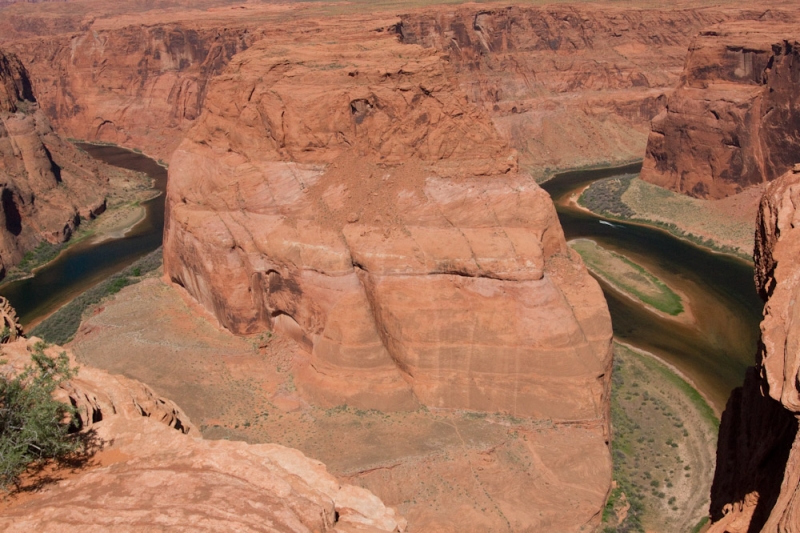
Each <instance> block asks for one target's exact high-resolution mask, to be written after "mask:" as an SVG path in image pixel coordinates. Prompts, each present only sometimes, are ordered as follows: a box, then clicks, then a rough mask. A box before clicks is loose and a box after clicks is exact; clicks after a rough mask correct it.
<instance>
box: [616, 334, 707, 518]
mask: <svg viewBox="0 0 800 533" xmlns="http://www.w3.org/2000/svg"><path fill="white" fill-rule="evenodd" d="M614 354H615V359H616V361H615V367H614V372H615V376H614V389H613V396H614V397H613V400H612V402H613V403H612V420H613V424H614V432H613V434H614V444H613V447H614V460H615V473H614V477H615V480H616V481H617V482H618V484H619V486H620V487H622V489H623V491H624V492H625V493H626V498H625V500H626V501H630V500H638V501H639V502H640V503H641V504H642V506H643V513H642V514H641V516H640V518H641V522H642V524H643V525H644V526H645V528H646V530H647V531H649V532H654V533H656V532H658V533H672V532H675V531H689V530H691V529H692V527H694V526H695V525H696V524H697V523H699V522H700V520H701V519H702V518H703V517H704V516H706V515H707V513H708V505H709V494H710V488H711V480H712V476H713V473H714V468H715V460H716V434H717V427H716V425H715V424H714V423H712V419H713V411H711V407H710V406H709V405H703V401H702V400H699V399H697V398H695V399H692V398H690V397H689V395H688V394H687V391H688V390H689V389H688V387H690V386H691V385H690V384H688V382H687V381H686V380H685V379H684V380H683V383H682V384H681V383H680V381H678V379H676V378H677V376H676V373H675V372H674V369H673V368H671V367H669V366H668V365H666V364H665V363H663V362H662V361H661V360H659V359H657V358H655V357H654V356H652V354H647V353H644V352H641V351H640V350H636V349H632V348H631V347H629V346H627V345H621V344H617V345H616V346H615V351H614Z"/></svg>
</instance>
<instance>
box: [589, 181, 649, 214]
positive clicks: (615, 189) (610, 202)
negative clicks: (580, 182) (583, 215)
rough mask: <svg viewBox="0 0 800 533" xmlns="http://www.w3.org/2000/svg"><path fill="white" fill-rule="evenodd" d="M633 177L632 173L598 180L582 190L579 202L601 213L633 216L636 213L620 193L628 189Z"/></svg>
mask: <svg viewBox="0 0 800 533" xmlns="http://www.w3.org/2000/svg"><path fill="white" fill-rule="evenodd" d="M634 177H635V176H634V175H633V174H630V175H627V176H621V177H616V178H606V179H604V180H598V181H596V182H594V183H593V184H592V185H591V186H590V187H589V188H588V189H586V191H584V193H583V194H582V195H581V197H580V200H579V203H580V204H581V205H582V206H583V207H585V208H586V209H588V210H590V211H593V212H595V213H598V214H601V215H605V216H610V217H615V218H625V219H629V218H633V216H634V215H635V214H636V213H634V211H633V210H632V209H631V208H630V207H628V206H627V205H626V204H625V202H623V201H622V195H623V193H625V191H627V190H628V186H629V185H630V184H631V180H632V179H633V178H634Z"/></svg>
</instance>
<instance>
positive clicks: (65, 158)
mask: <svg viewBox="0 0 800 533" xmlns="http://www.w3.org/2000/svg"><path fill="white" fill-rule="evenodd" d="M106 186H107V179H106V178H105V177H104V176H102V175H101V174H100V172H99V171H98V167H97V164H96V163H94V162H93V161H92V160H91V158H90V157H89V156H88V155H86V154H84V153H81V152H79V151H78V150H77V149H76V148H75V147H74V146H72V145H71V144H69V143H67V142H65V141H64V140H63V139H62V138H61V137H59V136H58V135H56V134H55V133H54V132H53V130H52V129H51V127H50V124H49V121H48V119H47V118H46V117H45V115H44V114H43V113H42V112H41V110H40V109H39V107H38V104H37V102H36V99H35V97H34V94H33V89H32V84H31V81H30V78H29V77H28V74H27V72H26V70H25V68H24V67H23V66H22V64H21V63H20V61H19V60H18V59H17V57H16V56H14V55H13V54H8V53H5V52H3V51H2V50H0V214H1V216H0V277H1V276H2V275H4V274H5V270H6V269H7V268H9V267H11V266H14V265H16V264H17V263H18V262H19V261H20V260H21V259H22V257H23V255H24V254H25V252H27V251H28V250H30V249H32V248H34V247H35V246H36V245H37V244H39V242H41V241H42V240H47V241H49V242H51V243H58V242H63V241H65V240H67V239H68V238H69V237H70V235H71V234H72V232H73V231H74V229H75V227H76V226H77V225H78V223H79V222H80V219H81V218H90V217H93V216H95V215H96V214H98V213H100V212H102V211H103V210H104V209H105V192H106Z"/></svg>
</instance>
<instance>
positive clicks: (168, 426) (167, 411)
mask: <svg viewBox="0 0 800 533" xmlns="http://www.w3.org/2000/svg"><path fill="white" fill-rule="evenodd" d="M37 341H38V339H35V338H33V339H20V340H18V341H16V342H14V343H11V344H7V345H3V347H2V350H0V351H1V352H2V356H3V359H4V360H5V363H4V368H3V369H2V371H3V372H4V373H8V372H17V371H19V370H20V369H21V368H22V367H23V366H24V365H25V364H28V363H30V353H31V351H32V347H33V346H34V344H35V343H36V342H37ZM56 351H60V348H59V347H57V346H53V347H50V348H49V349H48V350H47V352H48V353H51V354H52V353H54V352H56ZM70 357H72V356H71V354H70ZM57 395H58V396H60V399H62V400H63V401H70V402H71V403H72V404H73V405H75V406H76V407H78V409H79V413H80V417H81V422H82V425H83V429H84V431H85V430H91V431H92V432H93V435H94V437H95V441H96V442H97V443H99V444H100V446H99V450H98V451H97V452H96V453H95V454H94V456H93V457H92V458H91V459H90V460H89V462H88V464H87V465H85V466H84V467H82V468H80V469H78V470H77V471H74V472H72V473H63V474H62V475H61V477H62V478H63V479H62V480H61V481H59V482H58V483H56V484H54V485H44V487H43V488H42V489H40V490H39V491H38V492H36V493H34V494H30V495H27V496H25V497H22V498H19V500H11V501H10V502H6V503H5V504H4V509H3V513H2V516H0V529H2V530H3V531H55V530H58V531H75V532H80V531H86V530H87V528H88V529H91V530H106V529H113V530H114V531H142V530H154V529H155V530H162V529H169V530H171V531H231V530H236V531H254V532H255V531H270V532H274V531H282V532H283V531H286V532H289V531H291V532H311V531H315V532H317V531H318V532H326V531H328V532H340V533H379V532H402V531H404V530H405V520H404V519H402V518H401V517H399V516H397V515H396V513H395V511H394V510H393V509H390V508H387V507H385V506H384V505H383V503H381V501H380V500H379V499H378V498H377V497H376V496H374V495H373V494H371V493H370V492H369V491H367V490H365V489H362V488H359V487H354V486H351V485H343V484H341V483H339V482H338V481H337V480H336V479H335V478H334V477H333V476H331V475H330V474H328V472H327V471H326V469H325V466H324V465H323V464H322V463H320V462H319V461H315V460H312V459H309V458H307V457H306V456H304V455H303V454H302V453H300V452H299V451H297V450H294V449H291V448H285V447H283V446H279V445H275V444H258V445H248V444H246V443H243V442H229V441H205V440H202V439H200V438H197V437H193V435H195V434H196V430H195V429H194V427H193V425H192V423H191V422H190V421H189V419H188V418H187V417H186V415H185V414H184V413H183V411H182V410H181V409H180V408H179V407H178V406H177V405H175V404H174V403H173V402H171V401H170V400H167V399H165V398H161V397H158V396H157V395H156V394H155V393H154V392H153V391H152V390H151V389H150V388H149V387H147V386H146V385H144V384H142V383H140V382H137V381H134V380H131V379H128V378H125V377H123V376H115V375H110V374H108V373H106V372H104V371H102V370H97V369H93V368H91V367H85V366H84V367H81V368H80V370H79V373H78V376H77V377H76V378H73V379H72V380H70V381H69V382H66V383H64V384H62V385H61V388H60V389H59V390H58V391H57ZM58 474H59V473H58V472H57V473H56V476H55V477H56V478H57V477H59V476H58Z"/></svg>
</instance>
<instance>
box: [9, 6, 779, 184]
mask: <svg viewBox="0 0 800 533" xmlns="http://www.w3.org/2000/svg"><path fill="white" fill-rule="evenodd" d="M215 4H218V5H216V6H215ZM226 4H229V2H225V1H223V0H218V1H216V2H215V1H204V2H199V1H198V2H185V1H180V0H165V1H163V2H161V3H160V5H163V7H164V9H163V10H160V11H158V12H157V14H156V15H154V14H153V13H148V12H140V10H138V9H136V8H134V7H132V5H127V4H125V3H119V2H115V3H111V2H105V1H103V0H94V1H92V2H86V3H74V4H47V10H46V11H45V10H43V9H42V8H41V7H40V6H36V5H35V4H32V5H27V4H25V5H23V4H18V5H16V6H14V8H13V9H11V8H6V13H7V16H6V17H0V42H3V40H5V41H6V46H10V47H13V50H14V51H15V52H16V53H17V54H18V55H20V57H22V58H23V61H24V62H25V64H26V66H27V67H28V68H29V70H30V71H31V73H32V75H33V77H34V79H35V80H36V83H37V88H38V90H39V95H38V96H39V99H40V101H41V102H42V103H43V105H42V107H43V109H44V110H45V112H46V113H47V114H48V116H49V117H50V119H51V120H52V121H53V123H54V124H55V125H56V127H57V128H58V129H59V131H61V132H64V133H66V134H68V135H70V136H72V137H76V138H80V139H87V140H103V141H111V142H115V143H118V144H123V145H125V146H128V147H137V148H141V149H143V150H145V151H146V152H147V153H149V154H151V155H155V156H157V157H160V158H163V159H165V160H166V159H167V158H168V157H169V155H170V154H171V153H172V151H173V150H174V149H175V148H176V147H177V145H178V143H179V142H180V139H181V138H182V136H183V134H184V133H185V132H186V131H188V129H189V128H191V126H192V124H193V123H194V121H195V119H196V118H197V116H198V115H199V113H200V110H201V109H202V104H203V100H204V98H205V95H206V93H207V87H208V82H209V80H210V79H211V77H213V76H214V75H216V74H217V73H219V72H221V71H222V69H223V68H224V66H225V65H226V64H227V62H228V61H230V58H231V57H232V56H233V54H235V53H238V52H240V51H242V50H245V49H246V48H248V47H249V46H252V44H253V43H254V42H257V41H259V40H262V39H266V40H267V42H269V43H271V44H272V46H273V49H274V50H280V49H281V47H282V46H283V45H284V44H286V45H288V46H291V44H292V42H293V41H295V40H296V39H307V38H308V36H309V35H317V36H321V35H325V36H326V37H325V39H327V40H328V42H336V41H338V40H340V38H341V37H342V36H343V35H346V34H347V33H348V32H350V31H353V30H355V31H360V30H362V29H364V28H369V29H375V30H381V31H383V32H399V34H400V36H401V37H402V40H403V42H405V43H408V44H419V45H423V46H426V47H431V48H435V49H437V50H439V51H441V52H444V53H446V54H447V56H448V57H449V66H450V67H452V68H453V71H454V74H455V75H456V82H457V84H458V85H460V86H461V88H462V89H463V91H464V93H465V94H466V95H467V97H468V98H469V99H470V101H471V102H474V103H477V104H478V105H480V106H482V107H484V109H485V110H486V111H487V113H489V115H490V117H491V118H492V121H493V122H494V123H495V125H496V127H497V128H498V130H499V131H500V132H501V134H502V135H503V136H504V137H505V138H506V139H507V140H508V141H509V142H511V144H512V146H513V147H514V148H515V149H517V150H518V152H519V154H520V164H521V165H522V167H523V169H524V170H525V171H529V172H534V173H536V174H537V175H541V174H543V173H545V169H546V168H550V169H554V168H563V167H575V166H581V165H589V164H599V163H609V162H620V161H629V160H632V159H636V158H638V157H640V155H641V152H642V149H643V147H644V146H645V143H646V140H647V133H648V130H649V122H650V119H651V118H652V117H653V116H655V115H656V114H657V113H658V112H659V111H660V110H661V109H662V108H663V106H664V102H665V96H666V95H667V94H669V93H670V92H671V91H672V89H673V87H674V86H675V85H676V83H677V81H678V78H679V76H680V73H681V69H682V67H683V63H684V58H685V55H686V48H687V47H688V45H689V44H690V42H691V39H692V38H693V37H694V36H695V35H696V34H697V32H698V31H699V30H700V29H702V28H704V27H707V26H709V25H711V24H715V23H719V22H724V21H729V20H738V19H747V20H757V19H760V18H765V17H775V18H780V19H784V20H791V19H792V17H794V16H795V15H794V13H795V11H794V10H789V11H783V10H781V9H780V8H773V9H771V10H767V11H764V10H748V9H741V8H720V7H702V8H698V7H693V8H685V9H671V8H670V9H637V8H631V7H628V6H626V7H625V8H616V7H610V6H606V5H604V6H602V7H598V6H594V5H581V6H559V5H555V6H545V7H541V6H527V5H526V6H513V7H491V8H487V7H486V6H481V7H476V6H460V7H447V8H446V9H445V8H442V7H432V8H427V9H419V10H416V11H411V12H408V13H406V14H404V15H401V16H399V17H396V16H394V13H395V12H391V11H390V12H388V13H381V12H380V9H385V8H374V7H373V9H378V12H373V13H364V9H363V6H358V5H356V4H351V5H342V6H339V8H337V9H336V10H335V12H336V13H344V15H343V16H336V17H331V16H323V15H322V14H321V10H315V9H312V8H310V7H309V6H308V5H302V7H300V6H299V5H298V4H296V3H295V4H285V5H260V4H255V3H248V4H243V5H238V6H235V7H234V6H231V7H223V6H225V5H226ZM62 6H63V7H62ZM392 9H397V10H399V9H405V8H404V7H401V6H400V5H398V7H395V8H392Z"/></svg>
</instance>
